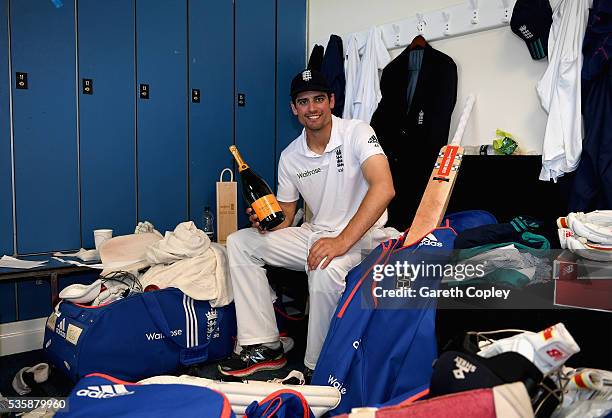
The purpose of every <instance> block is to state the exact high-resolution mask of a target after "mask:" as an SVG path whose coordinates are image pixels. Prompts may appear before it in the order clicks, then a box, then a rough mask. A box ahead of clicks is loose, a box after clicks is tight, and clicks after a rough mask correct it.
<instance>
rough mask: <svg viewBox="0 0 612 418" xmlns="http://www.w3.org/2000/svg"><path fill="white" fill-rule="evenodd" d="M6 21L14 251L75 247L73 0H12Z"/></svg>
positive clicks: (77, 240)
mask: <svg viewBox="0 0 612 418" xmlns="http://www.w3.org/2000/svg"><path fill="white" fill-rule="evenodd" d="M10 19H11V51H12V89H13V90H12V91H13V126H14V147H15V157H14V160H15V190H16V212H17V251H18V252H19V253H22V254H23V253H36V252H47V251H54V250H66V249H74V248H79V246H80V243H81V242H80V241H81V240H80V231H79V226H80V225H79V224H80V221H79V195H78V180H77V176H78V173H77V158H78V157H77V148H78V147H77V138H76V126H77V122H76V91H75V67H76V65H75V55H76V54H75V48H76V44H75V25H74V0H64V1H63V6H61V7H55V6H54V5H53V3H52V2H50V1H40V0H11V2H10ZM16 72H21V73H27V87H28V88H27V89H18V88H16V82H17V80H16V79H17V77H16Z"/></svg>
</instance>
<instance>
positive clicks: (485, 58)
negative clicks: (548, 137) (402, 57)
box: [308, 0, 547, 154]
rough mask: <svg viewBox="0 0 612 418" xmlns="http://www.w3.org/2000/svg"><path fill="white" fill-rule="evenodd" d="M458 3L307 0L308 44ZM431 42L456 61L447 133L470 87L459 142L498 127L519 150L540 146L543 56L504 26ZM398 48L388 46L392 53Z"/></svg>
mask: <svg viewBox="0 0 612 418" xmlns="http://www.w3.org/2000/svg"><path fill="white" fill-rule="evenodd" d="M480 1H500V0H480ZM458 3H461V0H410V1H406V0H378V1H373V0H310V2H309V22H308V30H309V36H308V45H309V47H310V48H312V46H313V45H314V44H315V43H318V44H321V45H323V46H326V45H327V40H328V39H329V35H330V34H332V33H335V34H337V35H345V34H347V33H351V32H357V31H361V30H365V29H368V28H369V27H371V26H374V25H381V24H385V23H390V22H395V21H398V20H402V19H404V18H408V17H411V16H414V15H415V14H416V13H417V12H428V11H434V10H439V9H443V8H445V7H448V6H452V5H455V4H458ZM431 45H432V46H433V47H434V48H436V49H438V50H440V51H442V52H444V53H445V54H447V55H449V56H450V57H452V58H453V59H454V60H455V62H456V63H457V68H458V76H459V86H458V96H457V104H456V105H455V111H454V113H453V119H452V124H451V132H450V135H451V136H452V134H453V133H454V131H455V127H456V125H457V121H458V119H459V116H460V113H461V109H462V108H463V103H464V101H465V97H466V96H467V94H468V93H470V92H474V93H476V104H475V106H474V110H473V111H472V116H471V118H470V122H469V123H468V125H467V129H466V131H465V134H464V137H463V145H478V144H485V143H487V144H489V143H491V140H492V139H493V138H494V137H495V130H496V129H497V128H499V129H502V130H505V131H507V132H510V133H512V134H513V135H514V136H515V138H516V139H517V140H518V142H519V145H520V147H521V150H522V151H523V152H526V153H535V154H540V153H541V152H542V140H543V136H544V129H545V126H546V113H545V112H544V110H543V109H542V108H541V106H540V103H539V99H538V96H537V93H536V90H535V85H536V83H537V81H538V80H539V79H540V77H541V76H542V74H543V72H544V70H545V69H546V65H547V63H546V60H541V61H534V60H532V59H531V56H530V55H529V52H528V50H527V47H526V46H525V43H524V42H523V41H522V40H521V39H520V38H519V37H517V36H516V35H515V34H514V33H513V32H512V31H511V30H510V27H509V26H505V27H502V28H498V29H493V30H489V31H484V32H479V33H474V34H470V35H464V36H459V37H455V38H450V39H443V40H439V41H435V42H432V43H431ZM401 51H402V50H401V49H395V50H392V51H390V52H391V55H392V57H396V56H397V55H399V53H400V52H401Z"/></svg>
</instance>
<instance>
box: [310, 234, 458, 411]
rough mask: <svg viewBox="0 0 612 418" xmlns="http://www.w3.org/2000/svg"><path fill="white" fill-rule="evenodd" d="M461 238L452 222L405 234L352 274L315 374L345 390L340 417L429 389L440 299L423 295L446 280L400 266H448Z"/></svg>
mask: <svg viewBox="0 0 612 418" xmlns="http://www.w3.org/2000/svg"><path fill="white" fill-rule="evenodd" d="M455 236H456V232H455V231H454V230H453V229H452V228H451V227H450V226H449V225H448V222H446V224H445V226H443V227H440V228H436V229H435V230H433V231H431V232H430V233H429V234H428V235H427V236H426V237H424V238H422V239H421V240H419V241H417V242H416V243H414V244H412V245H410V246H407V247H402V244H403V239H404V237H405V234H404V235H402V236H401V237H400V238H398V239H394V240H389V241H386V242H383V243H381V244H380V245H379V246H378V247H377V248H376V249H375V250H373V251H372V252H371V253H370V254H369V255H368V256H367V257H366V258H365V259H364V261H363V262H362V263H361V264H359V265H358V266H356V267H355V268H354V269H352V270H351V271H350V272H349V274H348V275H347V278H346V289H345V291H344V293H343V295H342V297H341V299H340V302H339V303H338V307H337V309H336V312H335V313H334V317H333V318H332V322H331V325H330V329H329V332H328V334H327V337H326V339H325V343H324V344H323V349H322V351H321V354H320V357H319V360H318V362H317V367H316V369H315V372H314V375H313V378H312V384H314V385H330V386H334V387H336V388H337V389H338V390H339V391H340V394H341V395H342V398H341V401H340V404H339V405H338V406H337V407H336V408H335V409H334V410H332V411H330V413H331V415H332V416H333V415H335V414H341V413H345V412H349V411H350V410H351V408H353V407H360V406H372V405H376V404H383V403H385V402H388V401H390V400H391V399H394V398H398V397H401V396H403V395H405V394H407V393H414V392H415V391H416V392H417V393H422V391H423V388H426V387H428V385H429V381H430V378H431V374H432V371H433V369H432V364H433V361H434V360H435V358H436V357H437V347H436V333H435V310H436V298H435V297H428V296H425V297H420V296H419V295H420V294H421V289H422V290H423V291H425V294H430V292H431V291H435V290H436V289H437V288H438V285H439V282H440V280H441V277H440V276H439V275H437V273H436V271H434V272H430V273H429V274H427V275H416V276H411V274H410V273H408V274H405V275H404V270H402V269H401V267H400V270H397V267H396V266H397V265H400V266H403V265H404V262H406V263H409V264H412V265H415V266H418V265H436V264H441V265H444V264H445V263H446V262H448V260H449V258H450V256H451V250H452V248H453V242H454V239H455ZM397 272H399V273H400V274H399V275H398V274H397ZM385 291H386V293H385ZM389 291H393V293H390V292H389ZM390 294H393V296H389V295H390ZM397 295H399V297H398V296H397ZM410 295H412V296H410Z"/></svg>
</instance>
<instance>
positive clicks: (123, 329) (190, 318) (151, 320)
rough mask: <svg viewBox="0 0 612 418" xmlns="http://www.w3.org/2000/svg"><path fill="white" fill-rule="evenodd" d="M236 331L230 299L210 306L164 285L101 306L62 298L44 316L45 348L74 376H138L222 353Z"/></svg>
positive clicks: (225, 353) (172, 369) (229, 349)
mask: <svg viewBox="0 0 612 418" xmlns="http://www.w3.org/2000/svg"><path fill="white" fill-rule="evenodd" d="M235 336H236V312H235V309H234V304H233V303H232V304H230V305H227V306H223V307H218V308H213V307H211V306H210V304H209V303H208V302H207V301H200V300H194V299H192V298H190V297H189V296H187V295H185V294H184V293H183V292H181V291H180V290H179V289H175V288H168V289H162V290H157V291H153V292H145V293H138V294H135V295H132V296H129V297H127V298H124V299H120V300H117V301H115V302H112V303H110V304H108V305H103V306H99V307H98V306H97V307H90V306H83V305H78V304H74V303H70V302H66V301H63V302H61V303H60V304H58V305H57V307H56V309H55V311H54V312H53V313H52V314H51V316H49V318H48V319H47V326H46V329H45V339H44V352H45V354H46V356H47V357H48V358H49V360H50V361H51V363H53V364H54V365H55V366H56V367H57V368H58V369H59V370H62V371H63V372H64V373H65V374H67V375H68V376H69V377H70V378H71V379H72V380H74V381H76V380H78V379H80V378H82V377H83V376H85V375H88V374H90V373H105V374H108V375H111V376H115V377H117V378H119V379H126V380H140V379H143V378H146V377H151V376H155V375H160V374H165V373H173V372H176V371H177V370H179V369H180V368H181V367H183V366H188V365H192V364H197V363H203V362H212V361H216V360H220V359H223V358H225V357H227V356H228V355H230V354H231V352H232V350H233V348H234V338H235Z"/></svg>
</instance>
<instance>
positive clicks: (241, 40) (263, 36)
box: [235, 0, 276, 227]
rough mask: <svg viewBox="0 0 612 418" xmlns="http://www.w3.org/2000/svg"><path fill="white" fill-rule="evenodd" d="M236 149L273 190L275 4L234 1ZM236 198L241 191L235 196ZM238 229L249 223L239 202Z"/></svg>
mask: <svg viewBox="0 0 612 418" xmlns="http://www.w3.org/2000/svg"><path fill="white" fill-rule="evenodd" d="M235 14H236V35H235V36H236V46H235V60H236V67H235V74H236V94H237V95H238V94H244V95H245V105H244V106H240V105H239V104H238V103H237V102H236V107H235V109H236V128H235V129H236V146H237V147H238V149H239V150H240V152H241V154H242V156H243V157H244V159H245V160H246V162H247V163H248V164H249V165H250V166H251V167H252V168H253V170H255V172H256V173H258V174H259V175H260V176H261V177H263V178H264V179H265V180H266V182H267V183H268V185H269V186H270V187H272V188H273V189H274V186H275V178H276V173H275V165H276V164H275V157H276V153H275V142H276V140H275V134H276V133H275V128H276V126H275V114H276V102H275V99H276V92H275V87H276V84H275V78H276V56H275V54H276V2H275V1H274V0H262V1H257V2H254V1H250V0H235ZM238 193H239V194H240V193H241V191H239V192H238ZM238 202H239V204H238V213H239V218H238V226H239V227H241V226H243V225H244V223H246V222H248V219H247V217H246V215H245V214H244V207H245V205H244V201H243V199H242V198H239V199H238Z"/></svg>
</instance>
